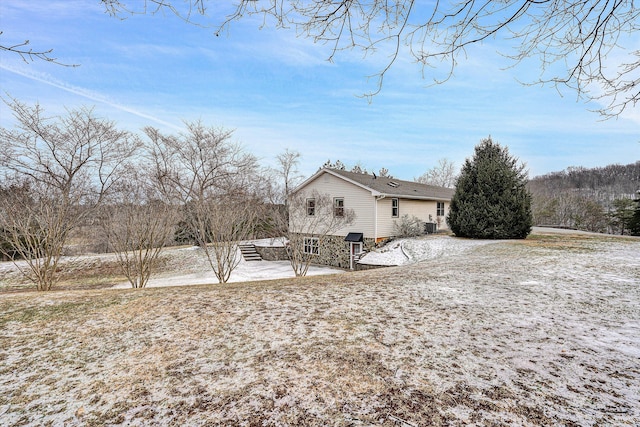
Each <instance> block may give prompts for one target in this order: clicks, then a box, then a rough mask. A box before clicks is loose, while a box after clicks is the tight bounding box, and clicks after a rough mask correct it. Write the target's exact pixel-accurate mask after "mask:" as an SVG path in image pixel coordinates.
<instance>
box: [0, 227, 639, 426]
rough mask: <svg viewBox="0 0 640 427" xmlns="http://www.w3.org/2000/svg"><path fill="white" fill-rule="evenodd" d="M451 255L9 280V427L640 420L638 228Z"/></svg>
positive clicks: (5, 325)
mask: <svg viewBox="0 0 640 427" xmlns="http://www.w3.org/2000/svg"><path fill="white" fill-rule="evenodd" d="M468 242H469V243H474V242H473V241H468ZM456 244H457V243H456ZM405 249H406V248H405ZM414 251H416V252H418V251H419V250H418V249H415V250H414ZM409 252H411V250H409ZM445 252H446V251H445ZM445 252H442V254H441V255H438V256H436V257H432V256H430V255H429V256H426V255H425V252H421V253H422V254H423V255H419V256H420V257H423V256H424V259H425V260H424V261H422V262H417V263H414V264H407V265H402V266H400V267H391V268H387V269H378V270H369V271H362V272H348V273H342V274H337V275H321V276H313V277H307V278H301V279H282V280H277V281H266V282H250V283H234V284H227V285H204V286H187V287H166V288H153V289H145V290H131V289H100V290H82V291H58V292H51V293H46V294H43V293H36V292H23V293H4V294H0V424H1V425H8V426H11V425H16V426H17V425H20V426H22V425H30V426H40V425H48V424H49V425H66V426H84V425H176V426H178V425H205V424H208V425H248V426H249V425H256V426H257V425H260V426H262V425H313V426H324V425H332V426H365V425H366V426H368V425H384V426H404V427H406V426H424V425H459V426H463V425H469V424H473V425H502V426H507V425H509V426H522V425H524V426H526V425H532V426H534V425H545V426H546V425H565V426H574V425H580V426H584V425H586V426H589V425H639V424H640V405H638V402H639V401H640V363H638V360H640V240H638V239H619V238H609V237H601V236H596V237H592V236H586V235H557V234H553V235H551V234H550V235H536V236H533V237H532V238H530V239H527V240H526V241H518V242H511V241H508V242H492V243H491V244H477V245H475V246H474V245H472V246H469V247H466V249H464V250H461V251H457V250H455V251H451V252H446V255H445Z"/></svg>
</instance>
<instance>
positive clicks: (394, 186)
mask: <svg viewBox="0 0 640 427" xmlns="http://www.w3.org/2000/svg"><path fill="white" fill-rule="evenodd" d="M387 185H388V186H389V187H393V188H397V187H398V186H399V185H400V184H398V183H397V182H395V181H389V182H387Z"/></svg>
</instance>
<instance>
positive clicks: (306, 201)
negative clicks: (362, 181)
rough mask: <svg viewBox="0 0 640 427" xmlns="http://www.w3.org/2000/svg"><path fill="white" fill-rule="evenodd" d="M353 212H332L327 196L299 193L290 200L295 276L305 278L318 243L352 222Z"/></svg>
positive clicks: (291, 245)
mask: <svg viewBox="0 0 640 427" xmlns="http://www.w3.org/2000/svg"><path fill="white" fill-rule="evenodd" d="M355 217H356V215H355V212H354V211H353V210H352V209H344V208H342V209H341V210H340V212H339V213H337V212H336V211H335V210H334V201H333V199H332V198H331V197H330V196H329V195H328V194H321V193H319V192H317V191H312V192H305V191H299V192H296V193H294V194H293V195H291V197H290V198H289V231H288V233H287V236H286V237H287V239H288V240H289V246H288V250H289V261H290V262H291V267H292V268H293V271H294V272H295V275H296V276H306V274H307V272H308V271H309V265H310V264H311V262H312V261H313V259H314V258H315V257H316V256H317V255H318V251H319V246H318V245H319V244H320V240H322V239H325V238H326V237H327V236H329V235H331V234H332V233H334V232H336V231H337V230H339V229H341V228H343V227H346V226H347V225H349V224H351V223H353V221H354V220H355Z"/></svg>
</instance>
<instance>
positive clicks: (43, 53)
mask: <svg viewBox="0 0 640 427" xmlns="http://www.w3.org/2000/svg"><path fill="white" fill-rule="evenodd" d="M2 35H4V31H0V36H2ZM30 43H31V42H30V41H29V40H25V41H23V42H21V43H16V44H13V45H5V44H0V52H9V53H14V54H17V55H19V56H20V58H22V60H23V61H24V62H26V63H30V62H35V61H37V60H40V61H45V62H51V63H53V64H57V65H62V66H64V67H77V66H78V65H77V64H64V63H62V62H60V61H58V58H54V57H52V56H51V54H52V53H53V49H49V50H33V49H31V48H29V44H30Z"/></svg>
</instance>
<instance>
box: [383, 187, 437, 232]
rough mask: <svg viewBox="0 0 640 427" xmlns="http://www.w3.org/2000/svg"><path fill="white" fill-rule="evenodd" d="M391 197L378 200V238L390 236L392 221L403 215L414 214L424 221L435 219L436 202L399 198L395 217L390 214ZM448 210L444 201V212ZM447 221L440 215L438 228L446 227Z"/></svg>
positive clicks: (392, 229)
mask: <svg viewBox="0 0 640 427" xmlns="http://www.w3.org/2000/svg"><path fill="white" fill-rule="evenodd" d="M391 199H392V198H391V197H386V198H384V199H381V200H378V236H377V237H378V238H385V237H391V236H393V235H394V234H395V230H394V223H395V222H396V221H399V220H400V219H401V218H402V216H403V215H409V216H410V217H411V216H415V217H417V218H419V219H420V220H422V221H424V222H428V221H429V215H431V220H432V221H436V220H437V216H436V213H437V212H436V208H437V202H435V201H431V200H410V199H400V200H399V213H398V217H397V218H393V217H392V216H391ZM448 212H449V203H448V202H445V214H447V213H448ZM446 228H447V222H446V221H445V218H444V217H441V221H440V224H439V225H438V229H440V230H442V229H446Z"/></svg>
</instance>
